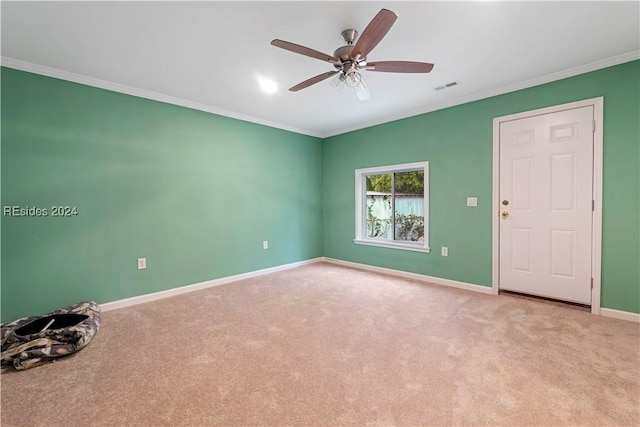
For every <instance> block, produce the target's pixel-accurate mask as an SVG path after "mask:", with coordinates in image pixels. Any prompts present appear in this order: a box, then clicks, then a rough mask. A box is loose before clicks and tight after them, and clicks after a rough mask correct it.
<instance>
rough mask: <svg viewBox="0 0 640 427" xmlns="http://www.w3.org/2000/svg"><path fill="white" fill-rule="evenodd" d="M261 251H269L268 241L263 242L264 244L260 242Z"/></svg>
mask: <svg viewBox="0 0 640 427" xmlns="http://www.w3.org/2000/svg"><path fill="white" fill-rule="evenodd" d="M262 249H269V241H268V240H265V241H264V242H262Z"/></svg>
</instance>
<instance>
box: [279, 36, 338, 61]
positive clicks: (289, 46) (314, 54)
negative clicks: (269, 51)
mask: <svg viewBox="0 0 640 427" xmlns="http://www.w3.org/2000/svg"><path fill="white" fill-rule="evenodd" d="M271 44H272V45H273V46H275V47H279V48H281V49H284V50H288V51H290V52H293V53H299V54H300V55H304V56H310V57H311V58H316V59H319V60H321V61H327V62H331V63H332V64H335V63H339V62H340V60H339V59H338V58H336V57H335V56H331V55H327V54H326V53H322V52H318V51H317V50H313V49H311V48H308V47H305V46H300V45H299V44H295V43H291V42H286V41H284V40H279V39H275V40H272V41H271Z"/></svg>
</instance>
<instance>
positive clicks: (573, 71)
mask: <svg viewBox="0 0 640 427" xmlns="http://www.w3.org/2000/svg"><path fill="white" fill-rule="evenodd" d="M638 59H640V50H635V51H632V52H628V53H624V54H622V55H617V56H612V57H610V58H606V59H602V60H599V61H595V62H591V63H589V64H585V65H581V66H579V67H574V68H569V69H567V70H563V71H559V72H557V73H552V74H547V75H546V76H542V77H536V78H534V79H531V80H526V81H523V82H519V83H514V84H511V85H507V86H502V87H500V88H497V89H492V90H488V91H484V92H479V93H475V94H472V95H469V96H465V97H462V98H458V99H454V100H452V101H447V102H443V103H439V104H434V105H429V106H427V107H424V108H420V109H417V110H413V111H409V112H405V113H402V114H398V115H396V116H393V117H387V118H385V119H381V120H375V121H369V122H364V123H360V124H358V125H355V126H352V127H346V128H342V129H339V130H336V131H333V132H328V133H326V134H323V135H322V136H321V138H329V137H332V136H337V135H342V134H344V133H348V132H353V131H356V130H360V129H365V128H368V127H372V126H377V125H381V124H385V123H390V122H394V121H396V120H402V119H407V118H409V117H415V116H419V115H421V114H426V113H431V112H434V111H438V110H444V109H445V108H450V107H455V106H456V105H462V104H467V103H469V102H473V101H479V100H481V99H486V98H491V97H494V96H497V95H504V94H505V93H510V92H515V91H518V90H522V89H528V88H530V87H534V86H539V85H542V84H546V83H551V82H554V81H557V80H562V79H566V78H569V77H574V76H577V75H580V74H585V73H589V72H591V71H597V70H600V69H603V68H607V67H613V66H615V65H620V64H624V63H625V62H631V61H635V60H638Z"/></svg>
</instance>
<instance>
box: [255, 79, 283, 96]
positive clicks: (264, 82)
mask: <svg viewBox="0 0 640 427" xmlns="http://www.w3.org/2000/svg"><path fill="white" fill-rule="evenodd" d="M256 80H258V84H259V85H260V89H262V91H263V92H264V93H268V94H269V95H273V94H274V93H276V92H277V91H278V83H276V82H275V81H273V80H271V79H268V78H266V77H262V76H258V77H256Z"/></svg>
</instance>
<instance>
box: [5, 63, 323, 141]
mask: <svg viewBox="0 0 640 427" xmlns="http://www.w3.org/2000/svg"><path fill="white" fill-rule="evenodd" d="M0 59H1V62H0V64H1V65H2V66H3V67H7V68H13V69H15V70H19V71H26V72H28V73H34V74H40V75H43V76H47V77H53V78H56V79H60V80H66V81H70V82H73V83H78V84H81V85H85V86H92V87H97V88H100V89H105V90H110V91H113V92H119V93H123V94H126V95H132V96H136V97H138V98H145V99H150V100H153V101H158V102H164V103H166V104H173V105H177V106H180V107H185V108H190V109H192V110H199V111H204V112H207V113H211V114H216V115H219V116H224V117H229V118H232V119H236V120H242V121H245V122H250V123H255V124H259V125H263V126H268V127H272V128H276V129H282V130H286V131H289V132H294V133H299V134H303V135H308V136H313V137H316V138H322V135H320V134H318V133H316V132H311V131H309V130H306V129H300V128H297V127H294V126H289V125H286V124H283V123H278V122H273V121H270V120H265V119H261V118H259V117H255V116H251V115H248V114H242V113H237V112H235V111H230V110H225V109H223V108H218V107H214V106H212V105H207V104H201V103H199V102H194V101H189V100H187V99H182V98H178V97H175V96H170V95H165V94H162V93H159V92H153V91H149V90H145V89H140V88H136V87H133V86H127V85H123V84H120V83H114V82H110V81H107V80H101V79H96V78H93V77H88V76H84V75H82V74H76V73H72V72H69V71H64V70H60V69H58V68H52V67H46V66H44V65H38V64H33V63H31V62H26V61H22V60H19V59H14V58H10V57H7V56H2V57H1V58H0Z"/></svg>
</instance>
